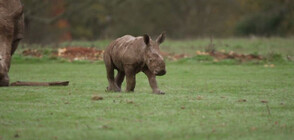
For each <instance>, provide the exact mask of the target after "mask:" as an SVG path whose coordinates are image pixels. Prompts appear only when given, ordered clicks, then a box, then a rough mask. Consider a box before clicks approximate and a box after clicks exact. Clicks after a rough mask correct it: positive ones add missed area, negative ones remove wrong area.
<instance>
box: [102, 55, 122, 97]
mask: <svg viewBox="0 0 294 140" xmlns="http://www.w3.org/2000/svg"><path fill="white" fill-rule="evenodd" d="M104 63H105V66H106V72H107V80H108V87H107V91H114V92H119V91H120V88H119V87H118V86H117V85H116V83H115V80H114V65H113V63H112V61H111V58H110V56H109V55H107V54H105V55H104Z"/></svg>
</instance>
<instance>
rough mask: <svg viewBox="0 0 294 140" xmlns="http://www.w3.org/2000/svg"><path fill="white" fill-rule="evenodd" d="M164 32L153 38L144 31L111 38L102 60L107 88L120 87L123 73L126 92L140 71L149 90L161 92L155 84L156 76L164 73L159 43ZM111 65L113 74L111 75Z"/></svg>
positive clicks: (131, 89) (117, 89)
mask: <svg viewBox="0 0 294 140" xmlns="http://www.w3.org/2000/svg"><path fill="white" fill-rule="evenodd" d="M164 39H165V33H162V34H160V35H159V36H158V38H157V39H156V41H152V39H151V38H150V37H149V36H148V35H144V36H139V37H133V36H130V35H125V36H123V37H121V38H118V39H116V40H115V41H113V42H112V43H111V44H110V45H109V46H108V47H107V48H106V50H105V53H104V63H105V66H106V71H107V79H108V83H109V86H108V87H107V90H108V91H115V92H120V91H121V84H122V82H123V80H124V77H125V76H126V80H127V88H126V92H133V91H134V89H135V85H136V74H137V73H138V72H140V71H143V72H144V73H145V74H146V75H147V77H148V80H149V84H150V86H151V88H152V90H153V93H156V94H164V92H162V91H160V90H159V89H158V87H157V82H156V76H162V75H164V74H165V73H166V70H165V63H164V60H163V57H162V56H161V55H160V52H159V45H160V44H161V43H162V42H163V41H164ZM114 69H116V70H117V71H118V72H117V75H116V77H115V78H114Z"/></svg>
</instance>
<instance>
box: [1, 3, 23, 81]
mask: <svg viewBox="0 0 294 140" xmlns="http://www.w3.org/2000/svg"><path fill="white" fill-rule="evenodd" d="M23 31H24V18H23V7H22V5H21V2H20V0H0V86H8V85H9V77H8V72H9V68H10V61H11V56H12V55H13V53H14V52H15V50H16V49H17V46H18V43H19V41H20V40H21V39H22V38H23Z"/></svg>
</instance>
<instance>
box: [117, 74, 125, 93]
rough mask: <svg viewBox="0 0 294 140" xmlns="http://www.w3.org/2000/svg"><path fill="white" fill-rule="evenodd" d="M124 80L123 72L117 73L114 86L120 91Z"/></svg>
mask: <svg viewBox="0 0 294 140" xmlns="http://www.w3.org/2000/svg"><path fill="white" fill-rule="evenodd" d="M124 79H125V72H123V71H119V70H118V71H117V75H116V77H115V83H116V85H117V86H118V87H119V88H120V89H121V84H122V82H123V81H124Z"/></svg>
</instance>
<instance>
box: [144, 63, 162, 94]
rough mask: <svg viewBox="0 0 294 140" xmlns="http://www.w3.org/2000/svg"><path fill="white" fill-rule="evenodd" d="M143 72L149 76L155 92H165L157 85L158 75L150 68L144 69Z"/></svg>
mask: <svg viewBox="0 0 294 140" xmlns="http://www.w3.org/2000/svg"><path fill="white" fill-rule="evenodd" d="M143 72H144V73H145V74H146V76H147V77H148V81H149V85H150V87H151V88H152V92H153V93H155V94H165V93H164V92H163V91H160V90H159V89H158V86H157V81H156V76H155V75H154V74H153V73H152V72H151V71H150V70H148V69H147V70H143Z"/></svg>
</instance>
